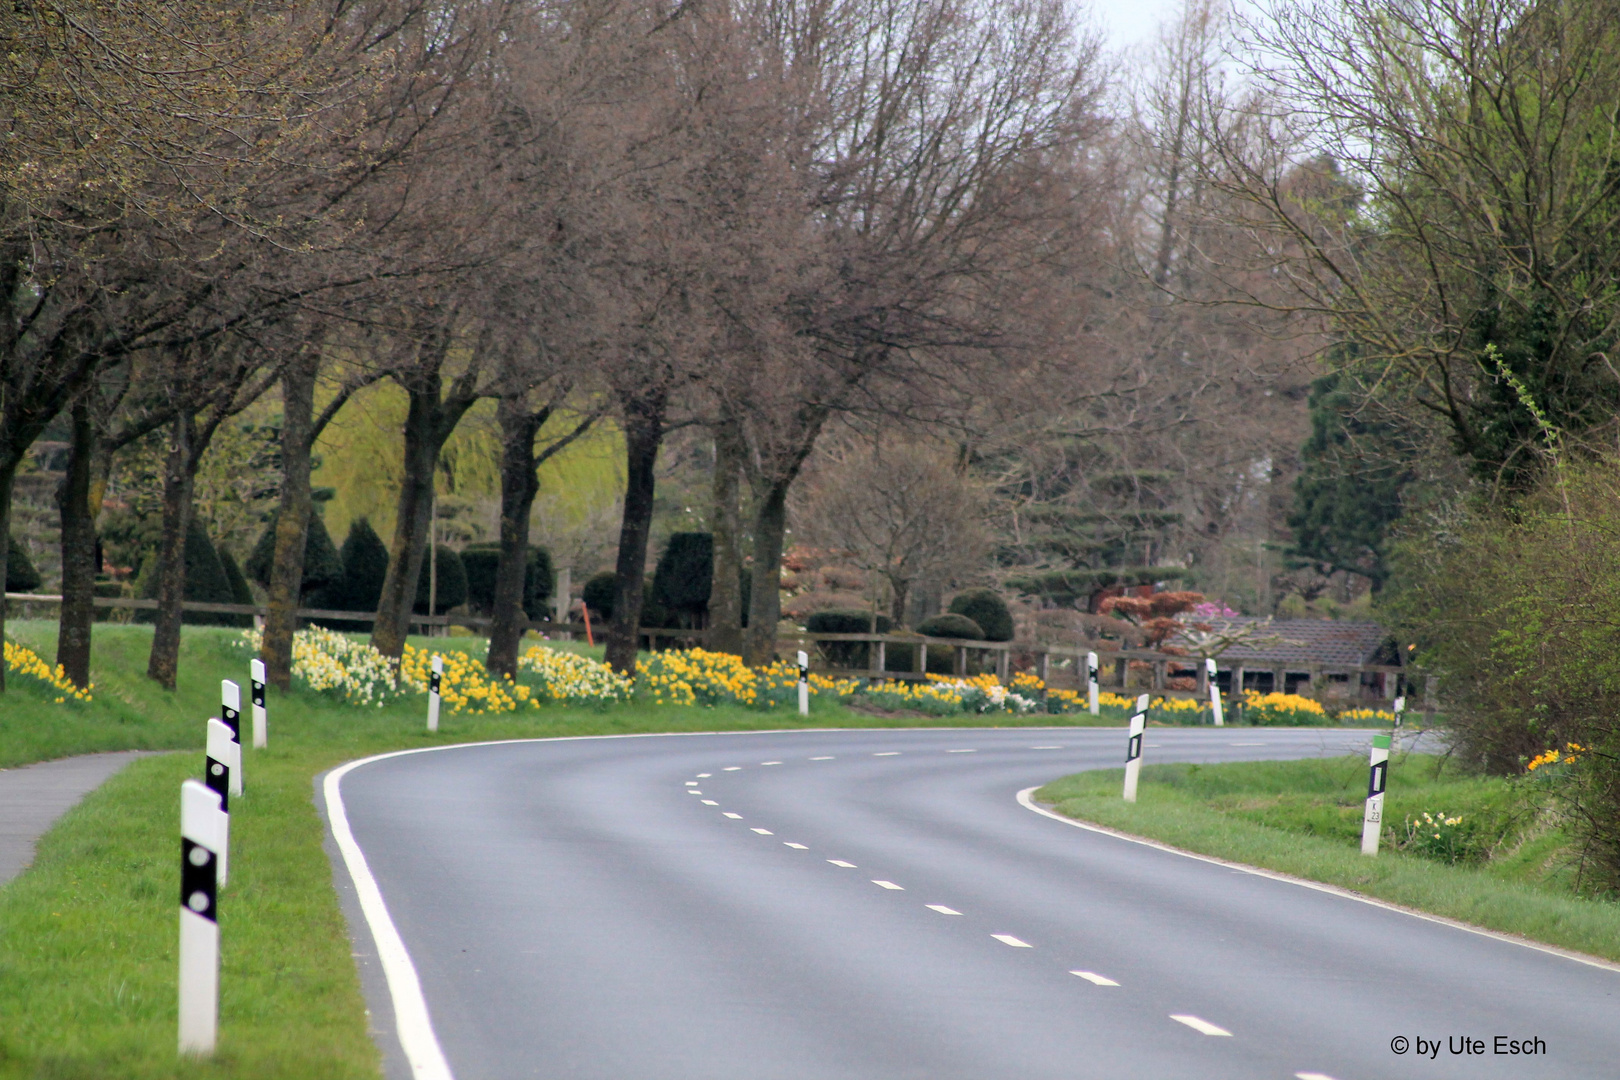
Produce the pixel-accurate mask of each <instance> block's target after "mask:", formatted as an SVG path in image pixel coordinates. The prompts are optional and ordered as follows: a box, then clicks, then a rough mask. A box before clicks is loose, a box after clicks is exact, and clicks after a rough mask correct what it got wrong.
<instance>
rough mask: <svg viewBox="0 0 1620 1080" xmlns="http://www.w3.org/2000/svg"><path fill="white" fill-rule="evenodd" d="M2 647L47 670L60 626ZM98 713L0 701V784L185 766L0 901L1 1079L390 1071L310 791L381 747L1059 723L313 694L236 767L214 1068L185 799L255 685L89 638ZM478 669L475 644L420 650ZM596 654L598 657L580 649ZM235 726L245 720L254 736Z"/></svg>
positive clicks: (102, 798)
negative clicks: (162, 671)
mask: <svg viewBox="0 0 1620 1080" xmlns="http://www.w3.org/2000/svg"><path fill="white" fill-rule="evenodd" d="M8 631H9V633H10V634H11V635H12V636H13V637H14V638H15V639H16V640H17V641H19V642H20V643H22V644H24V645H27V646H29V647H30V648H32V649H34V650H35V651H36V652H37V653H38V654H39V655H40V656H41V657H43V658H44V659H45V660H46V661H48V662H53V663H54V642H55V633H56V627H55V624H54V623H45V622H32V623H30V622H12V623H10V624H9V626H8ZM95 635H96V636H95V651H94V669H93V672H92V678H93V682H94V700H93V701H91V702H88V703H85V702H76V701H71V700H70V701H66V702H63V703H58V702H57V701H56V700H55V699H56V697H57V696H58V695H56V694H55V693H53V692H51V691H50V690H48V689H45V688H42V687H41V686H40V685H39V684H38V683H37V682H33V681H31V680H29V679H27V678H23V677H16V678H14V679H12V680H11V683H10V690H9V692H8V693H7V694H6V695H5V697H4V698H0V765H17V764H22V763H25V762H29V761H38V760H44V759H49V758H55V757H62V756H65V755H69V754H77V753H86V752H91V751H100V750H121V749H152V750H180V751H184V752H182V753H178V754H174V755H172V756H164V757H157V758H150V759H146V760H142V761H138V762H136V763H135V764H133V765H131V766H130V767H129V768H128V769H126V770H125V771H124V772H123V773H121V774H120V775H119V776H117V777H115V778H114V779H113V780H112V781H110V782H109V783H108V784H106V785H105V786H104V787H102V788H101V789H100V790H98V791H97V792H95V793H94V794H92V795H91V796H90V797H89V798H87V799H86V800H85V801H84V802H83V803H82V804H80V806H78V807H77V808H76V809H74V810H73V811H71V812H70V813H69V814H68V815H67V816H66V817H64V818H63V819H62V821H60V822H59V823H58V824H57V825H56V827H55V828H53V829H52V830H51V831H50V833H49V834H47V835H46V837H45V838H44V840H43V841H42V843H41V844H40V847H39V851H38V855H37V857H36V859H35V862H34V865H33V867H32V868H31V869H30V870H29V871H28V872H26V873H24V874H23V875H22V876H21V877H19V878H17V879H16V880H15V881H13V882H12V883H11V884H9V885H7V886H5V887H4V888H0V1077H6V1078H11V1077H17V1078H22V1077H28V1078H53V1080H54V1078H81V1077H82V1078H87V1080H88V1078H92V1077H93V1078H97V1080H104V1078H109V1077H131V1078H141V1080H145V1078H153V1077H182V1076H183V1077H221V1078H225V1077H230V1078H250V1077H251V1078H255V1080H258V1078H266V1080H268V1078H286V1080H308V1078H311V1077H320V1078H321V1080H343V1078H348V1077H368V1078H370V1077H376V1076H378V1075H379V1059H378V1056H377V1052H376V1049H375V1047H374V1046H373V1045H372V1043H371V1041H370V1039H369V1038H368V1036H367V1034H366V1023H365V1010H364V1004H363V1001H362V999H361V994H360V988H359V981H358V978H357V976H356V973H355V968H354V963H353V960H352V958H351V956H350V949H349V942H348V937H347V933H346V930H345V927H344V924H343V919H342V916H341V913H340V911H339V909H338V905H337V899H336V895H335V893H334V892H333V889H332V885H331V880H332V879H331V869H330V867H329V866H328V863H327V860H326V856H325V853H324V851H323V850H322V847H321V841H322V836H323V829H322V825H321V822H320V818H319V816H318V814H317V812H316V809H315V806H314V804H313V799H312V794H313V788H312V781H313V778H314V777H315V776H316V775H317V774H319V773H321V772H322V771H324V770H326V769H328V768H331V767H332V766H334V765H337V764H339V763H341V762H344V761H348V760H352V759H354V758H357V757H363V756H365V755H368V754H374V753H381V752H384V751H388V750H399V749H407V748H411V747H417V746H431V745H439V744H450V743H458V742H469V741H476V740H482V739H507V738H535V737H547V736H558V735H611V734H628V733H635V732H650V731H719V730H735V731H745V730H757V729H761V728H791V727H829V726H838V727H873V728H877V727H908V726H917V725H919V724H922V725H926V726H934V727H939V726H948V725H956V726H963V727H967V726H974V727H977V726H984V725H986V724H998V725H1002V726H1011V725H1050V724H1063V723H1072V722H1075V721H1081V722H1092V718H1091V717H1089V716H1085V717H1083V718H1082V717H1064V716H1048V715H1044V714H1031V715H1027V716H1012V715H1007V714H1000V715H995V716H983V717H981V716H972V715H967V714H958V715H956V716H951V717H918V716H874V715H871V714H864V713H857V712H852V711H851V710H849V709H845V708H843V707H841V706H838V705H836V704H832V703H829V702H827V701H817V702H816V703H815V705H814V706H813V709H812V713H811V715H810V717H809V718H808V719H805V720H801V719H800V718H799V717H798V716H797V715H796V714H795V713H793V712H791V711H784V710H781V709H777V710H775V711H771V712H763V711H759V710H752V709H745V708H741V707H717V708H703V707H684V706H670V705H665V706H659V707H649V706H640V705H616V706H607V707H603V708H591V707H577V708H565V707H558V706H546V707H544V708H540V709H533V710H530V709H524V710H522V711H519V712H516V713H509V714H503V715H496V716H479V715H466V714H461V715H455V714H448V713H447V714H446V715H445V716H444V717H443V718H442V720H441V728H440V731H439V732H438V734H437V735H431V736H430V735H428V734H427V732H426V731H425V730H424V718H425V704H424V699H422V698H420V697H413V698H408V699H404V700H400V701H395V702H391V703H389V704H387V705H386V706H384V707H382V708H376V707H372V708H359V707H349V706H345V705H343V704H341V703H339V702H337V701H334V700H332V699H330V698H327V697H323V696H321V695H318V694H314V693H310V692H303V691H295V692H294V693H292V694H290V695H287V696H280V695H273V696H272V699H271V702H270V709H271V711H270V747H269V749H268V750H260V751H255V750H252V749H251V748H249V749H248V750H247V751H246V755H247V757H246V761H245V763H244V773H245V775H246V778H247V783H248V794H247V796H246V797H245V798H244V799H242V800H241V801H240V802H233V805H232V810H233V814H232V825H231V837H232V852H231V883H230V887H229V888H228V889H227V890H226V891H225V892H224V893H223V895H222V897H221V924H220V925H221V932H222V937H223V954H224V972H223V980H222V991H221V1037H220V1053H219V1055H218V1057H217V1058H216V1059H215V1060H214V1061H212V1062H207V1063H199V1062H179V1061H177V1060H176V1056H175V967H176V962H177V961H176V951H175V949H176V941H175V938H176V933H175V919H176V910H177V903H178V894H179V868H178V859H177V852H178V841H177V838H176V835H175V833H176V831H177V827H178V820H177V819H178V813H179V810H178V800H179V793H178V790H177V789H178V787H179V784H180V781H181V780H182V779H183V778H185V777H187V776H201V770H202V754H201V743H202V732H203V723H202V722H203V720H204V719H206V718H207V717H208V716H210V715H217V712H218V701H219V682H220V679H222V678H233V679H236V680H237V681H238V682H239V683H242V684H244V686H245V684H246V681H247V679H246V671H247V662H248V659H249V657H248V653H247V651H246V650H245V648H244V647H243V646H242V645H241V643H240V633H239V631H235V630H226V629H217V630H216V629H211V628H197V627H188V628H186V630H185V633H184V636H183V639H182V642H183V648H182V654H181V665H180V683H179V687H178V688H177V690H176V691H174V692H173V693H170V692H167V691H164V690H161V689H160V688H158V687H157V686H156V684H154V683H152V682H151V681H150V680H148V679H147V678H146V676H145V670H146V656H147V651H148V649H149V647H150V643H151V628H150V627H143V626H124V625H114V624H99V625H97V627H96V630H95ZM412 640H413V644H417V645H428V644H431V646H432V647H433V648H435V649H438V650H448V649H465V650H467V651H470V652H472V653H473V654H474V655H475V656H480V657H481V656H482V651H483V648H484V645H483V642H482V640H481V639H471V638H437V639H433V640H432V641H431V643H430V642H428V641H427V639H412ZM585 651H589V650H585ZM243 720H244V724H246V722H247V717H246V716H244V718H243Z"/></svg>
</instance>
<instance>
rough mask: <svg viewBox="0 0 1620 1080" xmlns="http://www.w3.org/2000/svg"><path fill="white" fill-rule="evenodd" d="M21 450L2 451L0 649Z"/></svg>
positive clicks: (1, 684)
mask: <svg viewBox="0 0 1620 1080" xmlns="http://www.w3.org/2000/svg"><path fill="white" fill-rule="evenodd" d="M21 461H22V454H21V453H20V452H4V451H0V650H3V649H4V646H5V641H6V584H5V583H6V563H7V562H8V561H9V557H10V555H11V492H12V489H13V488H14V487H15V486H16V480H17V466H18V465H19V464H20V463H21ZM5 692H6V665H5V661H4V660H0V694H3V693H5Z"/></svg>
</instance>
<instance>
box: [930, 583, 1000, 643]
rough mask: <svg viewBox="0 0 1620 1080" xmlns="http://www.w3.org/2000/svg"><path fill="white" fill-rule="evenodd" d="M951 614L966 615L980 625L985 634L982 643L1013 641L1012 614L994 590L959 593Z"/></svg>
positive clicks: (952, 605) (953, 602)
mask: <svg viewBox="0 0 1620 1080" xmlns="http://www.w3.org/2000/svg"><path fill="white" fill-rule="evenodd" d="M950 613H951V614H953V615H964V616H966V617H967V618H969V619H972V620H973V621H974V622H976V623H978V624H979V629H980V630H982V631H983V632H984V636H983V637H982V638H980V640H981V641H1011V640H1012V639H1013V630H1014V627H1013V617H1012V612H1011V611H1009V610H1008V608H1007V601H1005V600H1003V599H1002V598H1001V594H1000V593H998V592H996V590H994V589H969V590H967V591H966V592H962V593H957V594H956V599H954V600H952V601H951V607H950ZM941 636H949V635H941Z"/></svg>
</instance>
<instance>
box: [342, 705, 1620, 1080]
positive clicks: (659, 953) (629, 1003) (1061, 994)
mask: <svg viewBox="0 0 1620 1080" xmlns="http://www.w3.org/2000/svg"><path fill="white" fill-rule="evenodd" d="M1148 738H1149V739H1150V740H1151V741H1149V742H1148V743H1147V750H1146V754H1145V758H1146V760H1147V761H1148V762H1149V763H1152V762H1155V761H1169V760H1179V761H1233V760H1246V759H1255V758H1293V757H1306V756H1314V755H1319V754H1324V753H1342V752H1346V751H1350V750H1362V751H1363V752H1364V749H1365V746H1366V740H1367V733H1365V732H1349V731H1338V730H1320V729H1318V730H1279V729H1254V728H1229V729H1225V730H1215V729H1208V728H1205V729H1151V730H1150V731H1149V734H1148ZM1123 744H1124V735H1123V732H1122V731H1120V730H1117V729H1096V728H1090V729H1086V728H1079V729H1077V728H1046V729H1041V728H1020V729H992V730H985V729H979V730H962V729H952V730H894V731H824V732H776V733H751V734H723V735H695V736H650V737H631V738H610V739H580V740H543V741H533V742H517V743H498V744H484V745H476V746H466V747H456V748H449V749H445V750H437V751H433V752H425V753H413V754H405V755H400V756H393V757H388V758H385V759H382V760H377V761H374V762H371V763H368V764H363V765H360V766H359V767H357V768H354V769H353V771H352V772H350V773H348V774H347V775H346V776H344V777H343V778H342V779H341V792H342V800H343V805H344V807H345V809H346V817H347V821H348V824H349V826H350V827H351V828H352V834H353V838H354V840H355V842H356V843H357V846H358V848H359V849H360V850H361V851H363V853H364V857H365V861H366V862H367V864H368V865H369V868H370V873H371V874H372V875H374V878H375V882H376V884H377V886H378V887H379V888H380V892H381V897H382V898H383V899H384V900H385V901H386V904H387V909H388V912H389V914H390V915H391V916H392V922H393V925H394V926H396V927H397V928H398V934H399V937H400V939H401V940H402V941H403V943H404V946H405V947H406V949H408V951H409V955H410V958H411V959H412V960H413V961H414V966H415V970H416V972H417V974H418V976H419V979H420V985H421V988H422V992H423V996H424V997H425V1000H426V1004H427V1009H428V1012H429V1013H430V1014H431V1022H432V1030H433V1031H434V1032H436V1034H437V1039H438V1043H439V1045H440V1046H441V1047H442V1050H443V1056H444V1059H445V1060H446V1061H447V1063H448V1066H449V1069H450V1070H451V1071H453V1074H454V1076H455V1077H456V1078H457V1080H481V1078H492V1080H493V1078H499V1080H515V1078H520V1077H549V1078H559V1080H562V1078H566V1080H598V1078H599V1080H654V1078H657V1080H775V1078H781V1080H822V1078H825V1080H860V1078H873V1080H877V1078H882V1080H901V1078H916V1080H951V1078H961V1080H1001V1078H1007V1080H1015V1078H1016V1080H1044V1078H1048V1077H1050V1078H1059V1077H1061V1078H1064V1080H1073V1078H1079V1077H1109V1078H1126V1080H1134V1078H1143V1080H1147V1078H1154V1080H1170V1078H1179V1077H1187V1078H1198V1080H1218V1078H1227V1077H1230V1078H1239V1077H1241V1078H1244V1080H1252V1078H1264V1077H1277V1078H1289V1077H1296V1078H1305V1080H1318V1078H1321V1077H1328V1078H1333V1080H1384V1078H1389V1080H1397V1078H1403V1077H1422V1078H1424V1080H1430V1078H1443V1077H1455V1078H1467V1080H1477V1078H1491V1077H1504V1078H1513V1080H1520V1078H1531V1077H1547V1078H1559V1080H1573V1078H1577V1077H1593V1078H1597V1077H1603V1078H1611V1077H1614V1076H1615V1075H1616V1074H1617V1068H1620V1066H1617V1065H1616V1062H1620V1012H1617V1006H1620V996H1617V995H1620V969H1617V968H1609V967H1604V966H1596V965H1591V964H1585V963H1582V962H1580V961H1578V960H1574V959H1570V958H1567V957H1564V956H1559V955H1555V954H1552V953H1549V952H1546V951H1540V950H1537V949H1532V948H1528V947H1525V946H1523V945H1518V944H1515V943H1512V942H1508V941H1504V940H1502V939H1499V938H1495V937H1491V936H1487V935H1481V934H1476V933H1470V932H1468V931H1465V930H1462V929H1458V928H1456V927H1453V926H1449V925H1445V924H1441V923H1436V922H1433V921H1428V920H1424V919H1420V918H1416V917H1413V916H1411V915H1408V914H1405V913H1402V912H1398V911H1394V910H1391V909H1388V908H1385V907H1381V906H1377V905H1374V904H1368V903H1362V902H1358V901H1356V900H1353V899H1349V898H1346V897H1344V896H1339V895H1334V894H1332V893H1327V892H1322V891H1318V890H1313V889H1310V888H1305V887H1302V886H1300V885H1298V884H1293V883H1289V882H1285V881H1278V880H1274V879H1271V878H1267V877H1263V876H1257V875H1254V874H1248V873H1243V872H1240V871H1237V870H1234V869H1233V868H1231V867H1227V866H1222V865H1218V864H1213V863H1210V862H1205V861H1201V860H1198V859H1193V858H1188V857H1186V856H1182V855H1178V854H1174V853H1171V852H1166V851H1161V850H1156V849H1154V848H1151V847H1145V846H1143V845H1140V844H1135V843H1131V842H1129V841H1126V840H1123V839H1120V838H1117V837H1113V836H1109V835H1105V834H1100V833H1096V832H1090V831H1086V830H1083V829H1079V828H1075V827H1073V826H1070V825H1068V824H1066V823H1064V822H1061V821H1055V820H1052V819H1050V818H1048V817H1044V816H1040V815H1038V814H1036V813H1032V812H1031V811H1030V810H1029V809H1027V808H1026V807H1024V806H1021V805H1020V804H1019V802H1018V801H1017V798H1016V795H1017V793H1018V792H1019V791H1020V790H1022V789H1026V788H1029V787H1032V786H1034V785H1037V784H1041V783H1044V782H1046V781H1048V780H1051V779H1053V778H1055V777H1058V776H1062V775H1064V774H1066V773H1070V772H1075V771H1077V770H1080V769H1091V768H1108V767H1117V766H1118V765H1119V764H1120V760H1121V758H1122V757H1123V749H1124V745H1123ZM1393 779H1394V782H1396V783H1398V782H1399V777H1398V774H1397V776H1396V777H1394V778H1393ZM329 786H330V785H329ZM340 831H341V830H340ZM339 878H340V884H341V885H342V886H344V891H345V893H346V898H345V903H346V906H347V907H348V910H349V914H350V921H351V925H352V926H353V927H354V930H355V941H356V954H357V957H358V959H359V961H360V963H361V970H362V977H363V981H364V983H365V987H366V992H367V999H368V1004H369V1005H370V1007H371V1013H372V1017H373V1024H374V1027H375V1028H376V1029H377V1034H378V1037H379V1042H380V1043H381V1045H382V1046H383V1048H384V1053H385V1057H386V1059H387V1067H388V1072H389V1075H390V1077H392V1078H395V1080H405V1078H409V1077H411V1076H412V1069H411V1066H410V1065H409V1064H408V1063H407V1061H406V1059H405V1057H404V1055H403V1054H402V1052H401V1050H400V1042H399V1040H398V1034H399V1033H398V1031H397V1030H396V1028H395V1024H396V1019H395V1017H396V1014H395V1007H394V1004H393V1003H392V1001H391V998H390V996H389V988H388V986H387V985H386V984H385V982H384V981H383V979H382V976H381V973H380V969H379V967H378V964H377V962H376V954H375V946H374V944H373V941H372V937H371V935H370V933H369V931H368V930H367V927H366V923H365V922H364V920H362V919H360V917H359V914H358V912H359V907H358V905H357V904H356V903H355V901H354V894H353V891H352V888H350V883H349V882H348V880H347V875H346V874H343V873H341V872H340V874H339ZM407 1023H410V1021H409V1019H408V1014H407ZM413 1028H417V1029H420V1025H413ZM1498 1036H1502V1037H1503V1038H1504V1039H1515V1040H1521V1041H1524V1040H1530V1041H1529V1042H1528V1043H1527V1045H1528V1048H1529V1049H1531V1050H1533V1051H1535V1052H1534V1053H1532V1054H1530V1055H1528V1056H1526V1055H1524V1054H1523V1053H1521V1054H1517V1055H1514V1054H1509V1053H1497V1052H1495V1051H1496V1050H1497V1049H1498V1048H1499V1046H1500V1048H1501V1049H1504V1050H1505V1049H1507V1048H1508V1046H1509V1044H1507V1043H1502V1044H1498V1043H1497V1042H1496V1039H1497V1037H1498ZM1397 1037H1403V1038H1405V1039H1407V1040H1408V1042H1407V1050H1406V1052H1405V1053H1404V1054H1397V1053H1395V1052H1394V1050H1392V1048H1391V1046H1392V1040H1396V1039H1397ZM1420 1038H1421V1039H1423V1040H1424V1042H1423V1043H1419V1042H1418V1040H1419V1039H1420ZM1465 1038H1466V1039H1467V1040H1469V1041H1467V1042H1464V1041H1462V1040H1463V1039H1465ZM1537 1039H1539V1040H1540V1043H1539V1045H1538V1044H1537V1043H1536V1042H1534V1041H1533V1040H1537ZM1430 1040H1433V1041H1435V1043H1436V1044H1437V1045H1438V1049H1437V1051H1435V1052H1434V1053H1433V1054H1432V1055H1431V1054H1430V1053H1429V1046H1428V1044H1429V1041H1430ZM1472 1040H1480V1041H1479V1042H1478V1043H1476V1042H1473V1041H1472ZM1397 1045H1398V1044H1397ZM1476 1047H1477V1048H1479V1049H1481V1050H1482V1051H1483V1052H1482V1053H1472V1052H1470V1051H1472V1050H1474V1049H1475V1048H1476ZM1420 1051H1421V1052H1422V1053H1421V1056H1420ZM419 1075H422V1076H427V1075H431V1073H430V1072H424V1073H421V1074H419ZM439 1075H441V1076H442V1075H443V1073H440V1074H439Z"/></svg>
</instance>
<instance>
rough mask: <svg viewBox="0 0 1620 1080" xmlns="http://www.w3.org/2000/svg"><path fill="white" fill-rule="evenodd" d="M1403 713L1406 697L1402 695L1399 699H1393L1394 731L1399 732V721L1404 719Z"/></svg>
mask: <svg viewBox="0 0 1620 1080" xmlns="http://www.w3.org/2000/svg"><path fill="white" fill-rule="evenodd" d="M1405 712H1406V695H1404V694H1403V695H1401V696H1400V697H1398V698H1396V699H1395V730H1396V731H1399V730H1401V721H1402V720H1403V719H1405V716H1404V714H1405Z"/></svg>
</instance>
